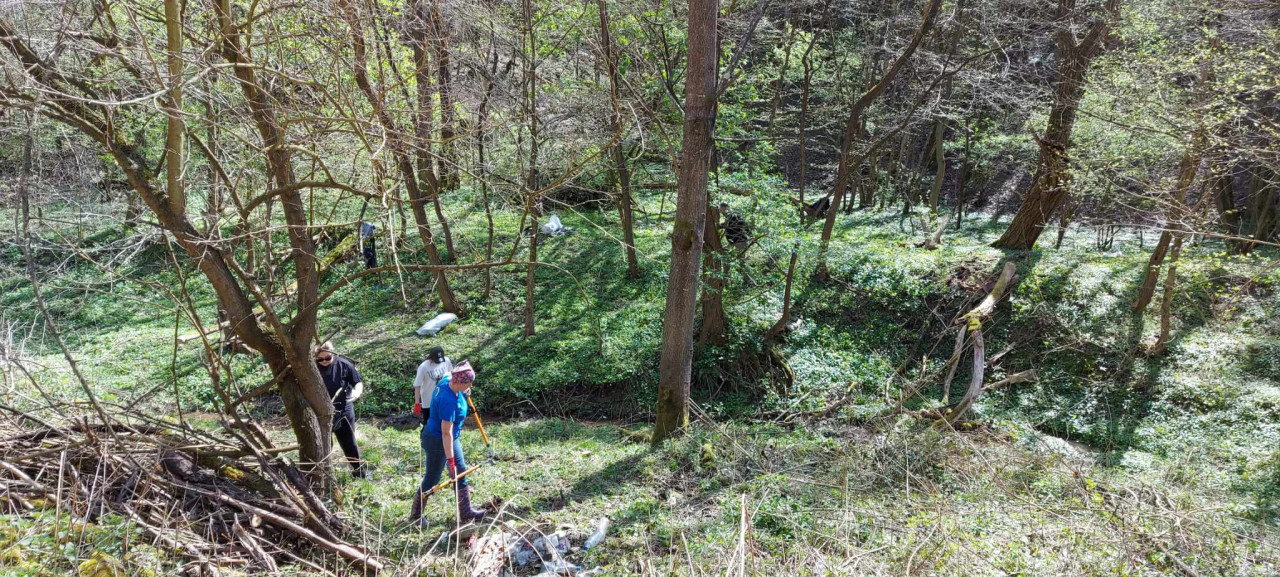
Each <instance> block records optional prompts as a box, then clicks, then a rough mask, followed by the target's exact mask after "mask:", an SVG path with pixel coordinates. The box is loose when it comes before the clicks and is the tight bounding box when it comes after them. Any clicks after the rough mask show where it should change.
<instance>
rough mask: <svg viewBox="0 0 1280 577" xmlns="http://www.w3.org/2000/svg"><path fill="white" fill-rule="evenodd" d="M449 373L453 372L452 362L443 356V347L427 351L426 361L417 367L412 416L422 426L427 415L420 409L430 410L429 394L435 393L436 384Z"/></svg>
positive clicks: (414, 380) (414, 379)
mask: <svg viewBox="0 0 1280 577" xmlns="http://www.w3.org/2000/svg"><path fill="white" fill-rule="evenodd" d="M451 371H453V361H451V360H449V357H447V356H445V354H444V348H443V347H431V350H429V351H427V360H425V361H422V364H420V365H418V374H417V376H415V377H414V378H413V414H414V415H416V416H417V417H418V418H419V419H420V420H421V421H422V422H423V423H424V424H425V423H426V422H427V417H428V416H429V415H427V414H426V413H424V412H423V410H422V408H423V407H424V406H425V407H427V408H428V409H427V410H430V407H431V393H432V392H434V391H435V388H436V383H438V382H440V379H443V378H444V377H446V376H448V375H449V373H450V372H451Z"/></svg>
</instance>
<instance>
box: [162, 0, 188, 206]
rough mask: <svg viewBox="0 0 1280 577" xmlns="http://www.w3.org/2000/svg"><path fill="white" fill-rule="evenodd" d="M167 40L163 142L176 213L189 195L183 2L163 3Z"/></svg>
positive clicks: (168, 183) (166, 176)
mask: <svg viewBox="0 0 1280 577" xmlns="http://www.w3.org/2000/svg"><path fill="white" fill-rule="evenodd" d="M164 27H165V37H166V38H167V40H168V51H167V52H166V58H165V60H166V62H167V63H168V69H169V78H168V83H169V98H168V102H166V108H165V113H166V116H167V117H168V122H167V124H166V130H165V139H164V164H165V181H166V184H167V185H168V188H169V190H168V192H169V207H170V208H171V209H172V210H173V212H175V213H178V214H184V213H186V212H187V192H186V190H185V187H184V186H183V184H184V179H183V174H182V161H183V160H184V159H183V156H184V154H183V153H184V151H183V143H182V137H183V134H184V133H185V131H186V124H185V123H184V122H183V120H182V81H183V74H182V2H181V1H180V0H164Z"/></svg>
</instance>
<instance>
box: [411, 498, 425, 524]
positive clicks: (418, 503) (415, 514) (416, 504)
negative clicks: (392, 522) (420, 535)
mask: <svg viewBox="0 0 1280 577" xmlns="http://www.w3.org/2000/svg"><path fill="white" fill-rule="evenodd" d="M423 501H425V499H424V498H423V497H422V492H421V491H414V492H413V506H412V507H411V508H410V509H409V522H410V523H417V522H418V521H420V520H421V519H422V502H423Z"/></svg>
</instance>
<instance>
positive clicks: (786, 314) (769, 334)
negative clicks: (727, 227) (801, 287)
mask: <svg viewBox="0 0 1280 577" xmlns="http://www.w3.org/2000/svg"><path fill="white" fill-rule="evenodd" d="M797 258H799V253H797V252H796V251H795V249H792V251H791V260H790V262H788V263H787V284H786V287H785V288H783V289H782V314H781V315H779V316H778V320H777V321H775V322H774V323H773V326H771V327H769V330H768V331H766V332H765V338H768V339H772V338H777V336H778V335H780V334H782V331H785V330H787V323H790V322H791V285H792V283H793V281H794V280H795V276H796V259H797Z"/></svg>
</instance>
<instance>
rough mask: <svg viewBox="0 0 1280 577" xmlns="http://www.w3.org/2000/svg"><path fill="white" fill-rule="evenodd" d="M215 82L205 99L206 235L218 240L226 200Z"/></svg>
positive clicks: (207, 84) (207, 85)
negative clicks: (206, 125)
mask: <svg viewBox="0 0 1280 577" xmlns="http://www.w3.org/2000/svg"><path fill="white" fill-rule="evenodd" d="M214 82H215V81H214V80H213V79H210V80H208V81H207V82H206V84H205V86H206V92H207V93H208V96H206V97H205V98H204V115H205V122H207V123H208V124H209V128H207V129H206V131H205V138H207V139H208V140H209V142H206V143H205V147H206V148H207V149H208V150H207V152H208V159H207V160H208V164H209V195H208V199H207V202H206V204H205V212H204V228H205V234H207V235H208V236H210V237H212V238H217V237H219V236H221V235H220V234H218V219H219V218H220V217H221V216H222V210H223V207H224V203H225V199H223V197H222V179H221V177H220V176H219V175H218V170H217V168H216V164H217V162H218V106H217V104H216V103H215V102H214V99H213V97H212V94H213V85H214Z"/></svg>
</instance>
